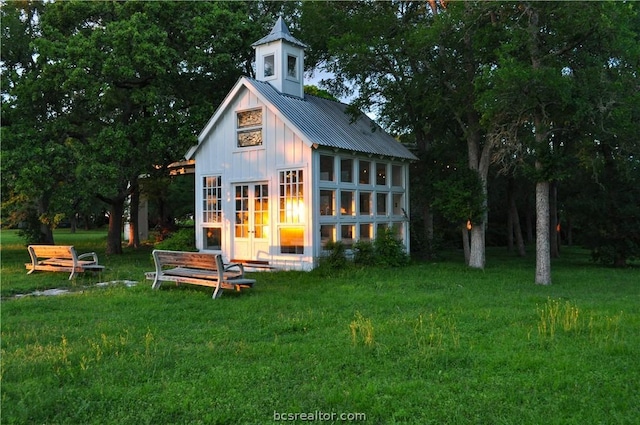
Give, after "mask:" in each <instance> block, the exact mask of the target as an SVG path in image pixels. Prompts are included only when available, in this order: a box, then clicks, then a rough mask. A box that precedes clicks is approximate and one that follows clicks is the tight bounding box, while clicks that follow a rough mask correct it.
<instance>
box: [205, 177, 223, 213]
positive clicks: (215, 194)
mask: <svg viewBox="0 0 640 425" xmlns="http://www.w3.org/2000/svg"><path fill="white" fill-rule="evenodd" d="M221 221H222V178H221V177H220V176H205V177H203V178H202V222H203V223H220V222H221Z"/></svg>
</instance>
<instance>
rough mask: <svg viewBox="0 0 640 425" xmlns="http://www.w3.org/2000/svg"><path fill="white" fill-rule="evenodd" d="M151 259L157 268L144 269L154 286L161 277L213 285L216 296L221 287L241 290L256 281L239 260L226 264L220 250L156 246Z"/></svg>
mask: <svg viewBox="0 0 640 425" xmlns="http://www.w3.org/2000/svg"><path fill="white" fill-rule="evenodd" d="M153 260H154V262H155V265H156V271H155V272H146V273H145V277H146V278H147V279H149V280H153V285H152V288H153V289H158V288H160V285H161V284H162V282H163V281H172V282H176V284H180V283H189V284H193V285H202V286H209V287H212V288H214V290H213V297H212V298H219V297H220V296H221V295H222V289H232V290H235V291H241V290H242V289H245V288H251V287H253V285H254V283H256V281H255V279H247V278H245V277H244V267H243V266H242V264H228V265H226V266H225V264H224V263H223V262H222V256H221V255H220V254H210V253H203V252H183V251H166V250H160V249H156V250H154V251H153Z"/></svg>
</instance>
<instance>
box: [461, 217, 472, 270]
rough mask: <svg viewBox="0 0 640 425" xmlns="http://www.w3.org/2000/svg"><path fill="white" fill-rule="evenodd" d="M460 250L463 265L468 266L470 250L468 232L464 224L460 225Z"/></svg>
mask: <svg viewBox="0 0 640 425" xmlns="http://www.w3.org/2000/svg"><path fill="white" fill-rule="evenodd" d="M461 230H462V250H463V251H464V263H465V264H466V265H467V266H468V265H469V259H470V256H471V249H470V247H469V230H468V229H467V225H466V223H464V224H463V225H462V228H461Z"/></svg>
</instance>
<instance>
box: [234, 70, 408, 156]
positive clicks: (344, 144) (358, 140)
mask: <svg viewBox="0 0 640 425" xmlns="http://www.w3.org/2000/svg"><path fill="white" fill-rule="evenodd" d="M244 79H245V80H246V81H247V82H248V83H250V84H251V85H252V86H253V87H254V88H255V90H256V91H257V92H258V93H260V94H261V95H262V96H263V97H264V98H265V99H266V100H268V101H269V102H270V103H271V104H273V105H274V106H275V107H276V108H277V109H278V111H279V112H280V113H281V114H282V115H284V116H285V117H286V118H287V120H288V121H290V122H291V123H292V124H293V125H295V126H296V127H297V129H298V130H299V131H300V132H301V133H303V134H304V136H306V138H307V139H308V140H309V141H310V142H311V143H314V144H317V145H318V146H323V147H327V148H333V149H342V150H346V151H350V152H359V153H365V154H374V155H383V156H387V157H393V158H401V159H410V160H416V159H418V158H417V157H416V156H415V155H414V154H412V153H411V152H410V151H409V149H407V148H406V147H405V146H404V145H403V144H402V143H400V142H399V141H397V140H396V139H394V138H393V137H392V136H391V135H389V134H388V133H387V132H386V131H384V130H383V129H382V127H380V126H379V125H378V124H376V123H375V122H374V121H373V120H372V119H371V118H369V117H368V116H366V115H365V114H360V116H358V117H357V119H355V120H354V119H353V117H352V115H351V114H349V113H348V112H347V106H348V105H346V104H344V103H340V102H335V101H332V100H328V99H323V98H320V97H316V96H310V95H305V97H304V99H301V98H299V97H295V96H289V95H286V94H282V93H280V92H279V91H278V90H276V89H275V88H274V87H273V86H272V85H271V84H269V83H267V82H263V81H258V80H254V79H252V78H247V77H244Z"/></svg>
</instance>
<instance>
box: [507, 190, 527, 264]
mask: <svg viewBox="0 0 640 425" xmlns="http://www.w3.org/2000/svg"><path fill="white" fill-rule="evenodd" d="M508 191H509V192H508V193H509V207H508V208H509V226H508V229H507V230H508V232H509V241H510V247H509V248H510V249H509V251H512V250H513V237H514V236H515V238H516V244H517V246H518V255H519V256H520V257H524V256H526V255H527V252H526V249H525V246H524V238H523V237H522V228H521V227H520V215H519V214H518V206H517V204H516V186H515V184H514V181H513V179H512V178H510V179H509V186H508Z"/></svg>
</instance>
